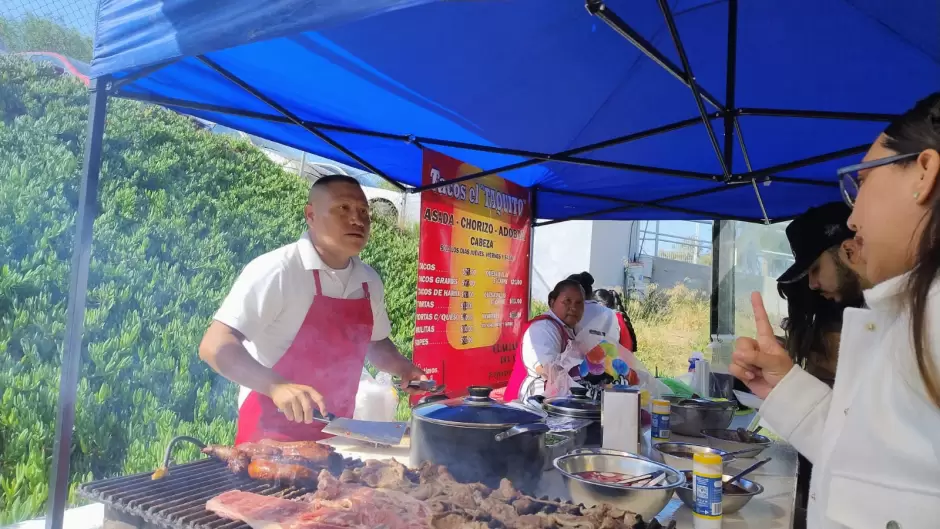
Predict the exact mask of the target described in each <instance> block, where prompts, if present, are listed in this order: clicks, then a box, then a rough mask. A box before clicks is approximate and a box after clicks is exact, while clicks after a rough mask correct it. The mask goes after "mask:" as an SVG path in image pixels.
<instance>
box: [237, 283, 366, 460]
mask: <svg viewBox="0 0 940 529" xmlns="http://www.w3.org/2000/svg"><path fill="white" fill-rule="evenodd" d="M313 280H314V283H316V293H315V294H314V296H313V302H312V303H311V304H310V309H308V310H307V316H306V317H305V318H304V322H303V324H301V326H300V330H298V331H297V336H295V337H294V341H293V342H291V344H290V347H288V348H287V351H286V352H285V353H284V356H282V357H281V358H280V360H278V361H277V363H276V364H274V367H273V368H272V369H273V370H274V372H275V373H277V374H278V375H280V376H282V377H284V378H285V379H287V380H289V381H291V382H293V383H295V384H304V385H307V386H310V387H312V388H314V389H315V390H317V391H319V392H320V394H321V395H323V398H324V400H326V405H327V411H328V412H330V413H332V414H334V415H336V416H337V417H352V416H353V412H354V411H355V408H356V392H357V391H358V389H359V378H360V375H361V374H362V366H363V365H364V364H365V359H366V352H367V351H368V349H369V344H370V342H371V341H372V324H373V319H372V303H371V301H369V285H368V284H367V283H362V290H363V292H364V295H365V297H363V298H362V299H340V298H329V297H326V296H324V295H322V294H321V292H322V289H321V288H320V271H319V270H314V271H313ZM323 426H324V425H323V423H321V422H314V423H313V424H304V423H302V422H301V423H296V422H292V421H289V420H287V418H286V417H285V416H284V414H283V413H281V412H279V411H278V410H277V406H276V405H275V404H274V401H272V400H271V398H270V397H268V396H266V395H263V394H261V393H258V392H256V391H252V392H251V393H250V394H249V395H248V398H246V399H245V402H243V403H242V405H241V407H240V408H239V409H238V434H237V435H236V436H235V444H236V445H237V444H240V443H244V442H251V441H258V440H261V439H274V440H276V441H318V440H320V439H326V438H328V437H330V436H329V435H326V434H324V433H323V432H322V431H321V430H323Z"/></svg>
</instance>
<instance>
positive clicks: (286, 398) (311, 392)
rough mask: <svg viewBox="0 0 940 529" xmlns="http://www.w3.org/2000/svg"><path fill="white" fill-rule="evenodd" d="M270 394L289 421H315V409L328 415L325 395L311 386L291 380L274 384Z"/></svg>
mask: <svg viewBox="0 0 940 529" xmlns="http://www.w3.org/2000/svg"><path fill="white" fill-rule="evenodd" d="M268 396H269V397H271V400H273V401H274V404H275V405H276V406H277V409H279V410H281V412H282V413H283V414H284V416H285V417H287V420H289V421H294V422H302V423H306V424H310V423H312V422H313V412H314V410H317V411H319V412H320V415H322V416H323V417H326V401H325V400H323V395H320V393H319V392H318V391H317V390H315V389H313V388H311V387H310V386H304V385H303V384H292V383H290V382H282V383H278V384H272V385H271V389H270V390H269V392H268Z"/></svg>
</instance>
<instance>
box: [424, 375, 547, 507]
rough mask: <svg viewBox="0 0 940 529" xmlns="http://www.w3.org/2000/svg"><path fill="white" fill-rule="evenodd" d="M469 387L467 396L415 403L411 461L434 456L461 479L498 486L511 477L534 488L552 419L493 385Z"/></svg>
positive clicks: (525, 488) (432, 459)
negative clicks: (501, 397)
mask: <svg viewBox="0 0 940 529" xmlns="http://www.w3.org/2000/svg"><path fill="white" fill-rule="evenodd" d="M468 391H469V393H470V394H469V395H468V396H466V397H460V398H454V399H440V400H430V401H428V402H425V403H423V404H419V405H417V406H415V408H414V410H413V411H412V421H411V453H410V460H411V461H410V463H411V466H412V467H414V468H417V467H418V466H420V465H421V463H422V462H424V461H430V462H431V463H435V464H438V465H445V466H446V467H447V469H448V470H450V472H451V474H453V476H454V478H456V479H457V481H462V482H465V483H473V482H481V483H483V484H485V485H487V486H489V487H491V488H494V489H495V488H497V487H499V482H500V480H501V479H502V478H507V479H509V480H510V481H512V483H513V486H515V487H516V488H517V489H520V490H523V491H528V492H534V490H535V485H536V484H537V483H538V480H539V479H540V478H541V475H542V470H543V467H544V466H545V457H546V454H547V453H549V451H548V447H547V446H546V445H545V434H546V432H548V430H549V428H548V425H546V424H545V421H544V420H543V418H542V417H541V415H539V414H538V413H535V412H533V411H530V410H528V409H525V408H524V407H522V406H511V405H508V404H503V403H499V402H496V401H494V400H493V399H491V398H490V396H489V395H490V392H491V391H492V389H491V388H489V387H485V386H471V387H470V388H469V389H468ZM497 437H498V438H499V440H498V439H497Z"/></svg>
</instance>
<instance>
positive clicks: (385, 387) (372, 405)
mask: <svg viewBox="0 0 940 529" xmlns="http://www.w3.org/2000/svg"><path fill="white" fill-rule="evenodd" d="M397 410H398V391H397V390H396V389H395V386H394V385H393V384H392V376H391V375H389V374H388V373H379V376H377V377H374V378H373V377H372V375H370V374H369V372H368V371H366V370H365V369H363V370H362V375H361V376H360V377H359V391H358V392H357V393H356V410H355V411H354V412H353V419H358V420H362V421H388V422H391V421H394V420H395V412H396V411H397Z"/></svg>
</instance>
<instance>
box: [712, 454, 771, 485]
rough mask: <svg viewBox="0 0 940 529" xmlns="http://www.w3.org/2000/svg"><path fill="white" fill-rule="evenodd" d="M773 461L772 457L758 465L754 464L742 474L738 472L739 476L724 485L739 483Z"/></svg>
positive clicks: (759, 462) (736, 475)
mask: <svg viewBox="0 0 940 529" xmlns="http://www.w3.org/2000/svg"><path fill="white" fill-rule="evenodd" d="M771 459H773V458H772V457H768V458H767V459H764V460H761V461H758V462H757V463H754V464H753V465H751V466H749V467H747V468H745V469H744V470H742V471H741V472H738V473H737V474H735V475H734V477H733V478H731V479H729V480H728V481H725V482H724V485H733V484H734V482H735V481H738V480H739V479H741V478H743V477H744V476H746V475H748V474H750V473H751V472H754V471H755V470H757V469H758V468H760V467H762V466H764V465H766V464H767V463H768V462H770V460H771Z"/></svg>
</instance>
